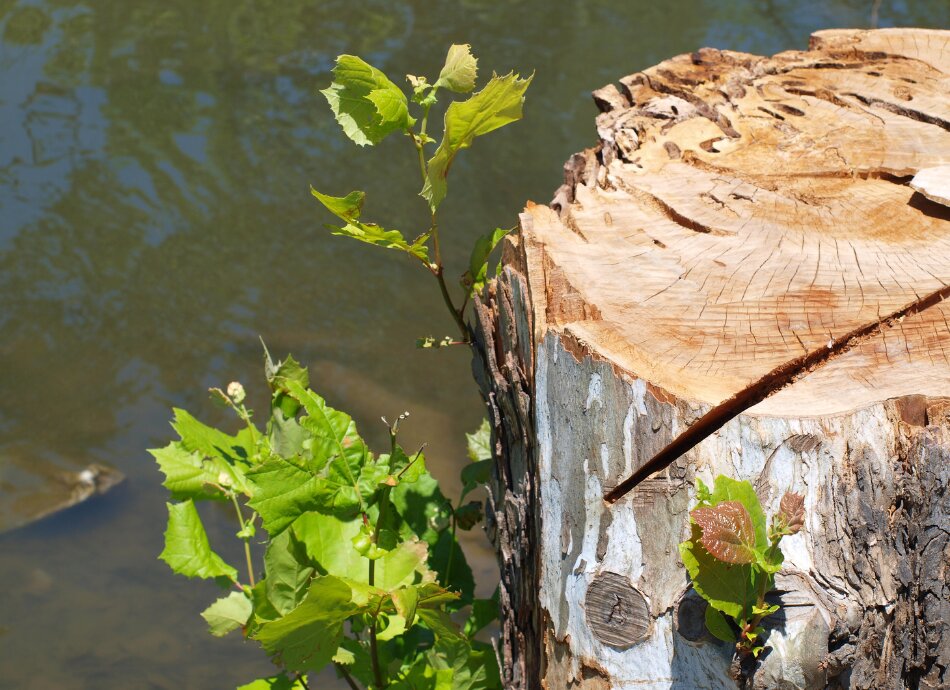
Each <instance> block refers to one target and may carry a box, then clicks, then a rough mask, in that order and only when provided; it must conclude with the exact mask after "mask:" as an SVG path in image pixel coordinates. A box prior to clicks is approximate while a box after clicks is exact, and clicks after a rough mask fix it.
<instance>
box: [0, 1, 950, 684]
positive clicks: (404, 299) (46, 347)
mask: <svg viewBox="0 0 950 690" xmlns="http://www.w3.org/2000/svg"><path fill="white" fill-rule="evenodd" d="M873 4H874V3H873V2H872V1H871V0H868V1H864V0H861V1H858V0H835V1H829V0H808V1H804V2H803V1H801V0H798V1H791V0H774V1H772V2H769V1H767V0H743V1H740V2H727V1H726V0H708V1H701V0H688V1H687V0H668V1H667V2H662V3H653V2H645V1H631V2H613V3H611V2H596V1H588V2H583V1H579V0H575V1H571V0H564V1H562V2H557V3H553V2H550V1H549V0H521V1H519V0H513V1H509V2H502V1H500V0H499V1H495V0H463V1H462V2H456V3H450V2H431V1H430V2H421V1H413V2H407V1H402V2H394V1H383V0H378V1H370V2H355V1H353V0H348V1H343V0H341V1H335V0H326V1H320V0H310V1H304V0H279V1H278V0H273V1H267V2H265V1H263V0H256V1H252V0H171V1H166V2H157V1H154V0H153V1H147V0H98V1H87V2H70V1H67V0H47V1H45V2H44V1H42V0H39V1H35V2H29V1H27V0H20V1H17V0H0V500H2V501H4V502H6V503H7V504H8V505H9V504H10V502H12V501H16V500H17V499H18V498H20V497H21V496H22V495H23V494H24V492H25V491H26V490H27V487H28V486H29V485H30V484H32V483H35V482H36V481H40V482H43V481H47V480H48V478H50V477H55V476H56V473H57V472H59V471H61V470H64V469H71V470H76V469H78V468H80V467H81V466H84V465H86V464H87V463H89V462H93V461H95V462H100V463H104V464H110V465H113V466H115V467H118V468H119V469H121V470H122V471H123V472H125V473H126V474H127V475H128V477H129V481H128V482H126V483H125V484H124V485H123V486H121V487H119V488H118V489H116V490H115V491H114V492H113V493H111V494H109V495H107V496H106V497H104V498H102V499H100V500H95V501H91V502H90V503H87V504H85V505H83V506H80V507H78V508H76V509H73V510H71V511H69V512H67V513H65V514H61V515H59V516H56V517H54V518H52V519H49V520H46V521H44V522H42V523H39V524H36V525H34V526H32V527H29V528H26V529H23V530H20V531H17V532H13V533H10V534H7V535H4V536H2V537H0V612H2V618H0V687H3V688H38V689H39V688H42V689H45V688H58V689H70V688H95V689H107V688H116V689H118V688H122V689H127V688H176V689H178V688H209V689H211V688H229V687H234V685H235V684H237V682H238V681H246V680H249V679H251V678H252V677H255V674H264V673H266V672H267V671H268V669H269V664H268V662H267V661H266V660H265V659H263V657H262V655H261V653H259V652H258V651H257V650H256V649H255V648H254V647H252V646H251V645H243V644H242V643H241V641H240V640H239V639H237V638H235V639H228V640H224V641H218V640H213V639H211V638H210V637H208V636H207V635H206V634H205V631H204V625H203V622H202V620H201V619H200V618H198V616H197V612H198V611H199V610H201V609H202V608H203V607H204V606H205V605H206V604H207V603H209V602H210V601H212V600H213V599H214V597H215V596H216V594H217V590H216V589H215V587H214V585H213V584H204V585H202V584H196V583H190V582H187V581H185V580H184V579H181V578H176V577H173V576H172V575H171V573H170V572H169V571H168V569H167V568H166V567H165V566H164V564H162V563H160V562H159V561H157V560H156V556H157V554H158V553H159V551H160V550H161V547H162V532H163V529H164V521H165V508H164V505H163V503H164V500H165V494H164V492H163V490H162V489H161V487H160V475H159V474H158V472H157V471H156V470H155V469H154V465H153V463H152V461H151V458H150V457H149V456H148V455H147V454H146V453H145V452H144V449H145V448H149V447H156V446H159V445H163V444H164V443H166V442H167V440H168V438H169V433H170V429H169V427H168V425H167V421H168V419H169V414H170V413H169V408H170V407H171V406H172V405H178V406H184V407H187V408H188V409H190V410H192V411H193V412H195V413H197V414H199V416H202V417H204V418H206V419H208V420H209V421H219V419H220V417H219V415H220V413H219V412H217V411H216V410H215V409H214V408H213V407H212V406H211V404H210V403H209V402H208V400H207V397H206V394H205V393H204V391H205V390H206V389H207V388H208V387H209V386H211V385H222V384H226V383H227V382H228V381H230V380H233V379H240V380H241V381H244V382H245V383H246V384H248V385H249V387H252V388H253V387H257V389H258V392H259V391H260V384H261V376H260V358H261V352H260V346H259V344H258V340H257V337H258V335H261V336H263V338H264V339H265V340H266V341H267V343H268V345H269V346H270V348H271V350H272V352H274V353H275V354H280V355H283V354H284V353H286V352H292V353H294V355H295V356H296V357H297V358H299V359H301V360H302V361H304V362H306V363H309V365H310V366H311V372H312V376H311V378H312V380H313V381H314V382H315V387H316V388H317V389H318V390H320V391H322V392H323V393H324V394H325V395H326V396H327V398H328V399H329V400H330V401H331V403H332V404H334V405H336V406H338V407H342V408H344V409H347V410H350V411H351V412H353V413H354V415H355V416H356V418H357V419H358V420H359V422H360V423H361V426H362V429H363V431H364V433H365V434H366V435H368V436H369V437H370V438H371V439H372V440H374V441H376V442H377V444H378V443H379V442H380V441H381V440H382V438H383V433H382V426H381V425H380V424H379V423H378V422H377V421H376V420H377V419H378V417H379V416H380V415H382V414H390V415H391V414H394V413H398V412H399V411H401V410H403V409H405V408H408V409H410V410H411V411H412V413H413V415H412V417H411V424H410V425H409V430H408V436H409V439H407V441H408V443H409V445H412V444H414V443H416V442H421V441H422V440H427V441H428V442H429V452H428V455H429V456H430V457H431V458H432V464H433V465H434V470H435V472H436V473H437V474H438V475H439V476H440V477H442V478H444V479H445V481H446V482H447V483H448V484H449V486H450V487H451V488H452V490H453V491H454V489H455V488H456V487H457V486H458V483H457V481H456V479H455V475H456V473H457V468H458V466H459V465H460V464H461V463H462V462H463V461H464V460H463V449H462V443H461V438H462V433H463V432H464V431H466V430H469V429H471V428H473V427H474V426H476V425H477V423H478V420H479V418H480V416H481V409H480V403H479V399H478V397H477V394H476V392H475V389H474V386H473V384H472V383H471V381H470V378H469V373H468V371H469V370H468V361H467V358H466V354H465V352H464V351H461V350H458V351H455V352H436V353H433V352H420V351H417V350H415V348H414V346H413V342H414V338H415V337H416V336H419V335H425V334H434V335H443V334H446V333H450V332H451V331H452V323H451V321H450V320H449V319H448V318H447V317H446V316H444V315H443V313H442V312H441V311H440V310H441V305H440V303H439V301H438V295H437V293H436V292H435V291H434V290H433V289H432V288H433V286H432V285H430V283H429V280H430V279H429V278H428V276H426V275H424V274H423V273H422V272H421V271H419V269H418V268H417V267H415V266H413V265H410V264H409V263H408V262H403V261H398V260H397V261H394V260H393V259H394V257H392V256H389V255H387V254H386V253H385V252H383V251H381V250H374V249H373V248H370V247H366V246H364V245H357V243H354V242H351V241H346V240H343V239H341V238H333V237H329V236H328V235H327V234H326V233H325V232H323V231H322V229H321V224H322V223H323V222H325V221H326V220H327V218H326V217H325V216H324V215H323V214H322V213H321V212H320V211H319V209H318V208H317V205H316V204H315V203H314V202H313V200H312V199H311V198H310V197H309V194H308V191H307V185H308V184H309V183H313V184H314V185H315V186H317V187H318V188H320V189H323V190H325V191H328V192H331V193H344V192H346V191H349V190H350V189H352V188H356V187H357V186H358V185H362V186H364V187H365V188H366V189H367V191H368V192H369V198H368V204H367V215H368V217H369V216H372V217H377V218H379V219H381V220H383V219H385V220H387V221H391V222H392V224H393V225H395V226H397V227H415V226H420V227H421V223H422V222H423V221H424V218H423V217H422V216H421V215H420V213H421V211H422V207H421V204H420V202H419V201H418V200H417V199H416V198H414V195H415V193H416V192H417V191H418V189H417V188H418V184H417V180H416V177H415V168H414V167H412V166H413V165H414V161H413V159H412V158H411V154H412V150H411V148H410V146H409V144H408V143H407V142H406V141H404V140H400V139H399V138H396V137H394V138H392V139H391V140H390V141H388V142H386V143H385V144H384V145H383V147H382V149H383V150H382V151H381V152H375V151H364V150H360V149H357V148H356V147H354V146H352V145H350V144H348V142H345V141H343V139H342V137H341V136H339V134H338V132H337V128H336V124H335V123H334V122H333V120H332V118H331V117H330V115H329V113H328V110H327V108H326V104H325V103H324V102H323V99H322V98H321V97H320V96H319V95H318V94H317V93H316V90H317V88H321V87H323V86H325V85H326V84H327V83H328V82H329V76H328V75H329V69H330V67H331V66H332V62H333V59H334V57H335V56H336V55H337V54H339V53H342V52H348V53H355V54H359V55H361V56H363V57H365V58H366V59H368V60H369V61H371V62H373V63H374V64H376V65H377V66H379V67H380V68H382V69H384V70H386V71H387V72H389V73H390V75H391V76H393V77H394V78H398V77H399V76H400V75H402V74H405V73H406V72H407V71H412V72H414V73H416V74H430V75H433V74H435V73H437V71H438V68H439V66H440V65H441V60H442V58H443V56H444V53H445V49H446V47H447V46H448V44H450V43H452V42H469V43H472V44H473V46H474V47H475V51H476V53H477V54H478V55H480V56H482V62H481V71H482V74H486V73H490V71H491V70H492V69H495V70H498V71H503V70H504V71H507V70H508V69H509V68H515V69H518V70H521V71H522V72H530V71H531V70H532V69H535V70H537V77H536V79H535V81H534V84H533V85H532V87H531V89H530V91H529V93H528V102H527V107H526V110H525V112H526V122H523V123H520V124H517V125H514V126H512V127H510V128H508V129H506V130H503V131H502V132H500V133H498V134H496V135H492V136H491V137H487V138H486V139H485V140H480V141H479V142H478V144H479V145H478V146H477V147H476V148H475V149H474V150H472V151H468V152H466V153H465V154H463V156H462V157H461V158H460V160H459V161H458V162H457V163H456V165H455V167H454V169H453V178H454V179H453V181H452V188H451V195H450V198H449V201H448V202H447V204H446V205H445V206H444V207H443V208H444V209H445V218H444V221H443V227H444V228H445V233H446V236H447V241H446V242H447V245H448V257H449V260H450V261H455V262H456V263H457V262H460V261H461V260H462V259H463V258H464V256H465V251H466V250H465V247H466V246H467V245H468V244H469V243H470V242H471V241H472V240H473V238H474V237H475V236H476V235H478V234H479V233H480V232H483V231H485V230H486V229H489V228H492V227H495V226H496V225H510V224H512V223H513V222H514V220H515V217H516V214H517V212H518V211H519V209H520V208H521V207H522V205H523V203H524V201H525V200H526V199H534V200H537V201H539V202H546V201H547V200H548V199H550V197H551V194H552V192H553V190H554V189H555V188H556V187H557V186H558V184H559V183H560V168H561V164H562V162H563V161H564V160H565V159H566V158H567V157H568V156H569V155H570V154H571V153H572V152H574V151H577V150H579V149H581V148H583V147H584V146H585V145H587V144H589V143H590V142H592V140H593V137H594V132H593V119H592V118H593V115H594V112H595V111H594V108H593V106H592V104H591V102H590V99H589V96H588V93H589V92H590V91H591V90H592V89H594V88H597V87H599V86H601V85H603V84H605V83H607V82H609V81H612V80H615V79H616V78H618V77H620V76H622V75H624V74H627V73H629V72H632V71H635V70H637V69H639V68H642V67H646V66H648V65H650V64H653V63H655V62H657V61H659V60H661V59H663V58H664V57H667V56H671V55H673V54H676V53H680V52H685V51H689V50H692V49H695V48H697V47H700V46H705V45H711V46H715V47H727V48H733V49H740V50H746V51H750V52H760V53H761V52H765V53H768V52H776V51H778V50H781V49H785V48H794V47H803V46H804V45H805V44H806V42H807V36H808V33H809V32H810V31H812V30H814V29H817V28H822V27H833V26H867V25H868V24H869V22H870V17H871V12H872V5H873ZM880 23H881V25H883V26H888V25H895V24H898V25H926V26H937V27H944V28H946V27H950V3H948V2H947V0H932V1H930V2H926V1H924V0H918V1H912V0H907V1H905V2H888V0H884V2H883V4H882V6H881V8H880ZM377 154H380V155H377ZM252 402H256V403H257V406H258V407H263V405H262V400H261V398H260V396H259V395H258V396H256V397H255V396H254V395H253V394H252ZM24 468H26V470H27V472H26V474H24ZM28 475H29V476H32V477H33V479H30V480H24V479H23V477H24V476H28ZM37 477H38V478H39V479H36V478H37ZM207 523H208V527H209V530H210V531H211V533H212V539H213V540H214V539H216V540H217V543H219V544H223V545H225V546H227V545H232V544H231V542H232V541H233V540H232V539H231V537H230V535H231V534H232V533H233V531H234V526H233V524H231V523H230V521H229V516H228V514H227V513H225V512H221V513H214V512H212V513H211V514H209V515H208V518H207ZM232 546H233V545H232ZM222 550H224V551H225V552H226V553H228V554H230V553H231V552H230V551H228V550H227V548H225V547H222ZM467 550H468V552H469V556H470V559H471V560H472V562H473V565H474V566H475V570H476V574H477V575H478V574H480V575H481V578H482V590H483V591H486V592H487V591H491V589H492V588H493V586H494V583H493V582H492V572H493V569H494V565H493V562H492V557H491V554H490V551H489V550H488V548H487V545H486V544H485V543H484V537H483V536H482V535H480V534H476V535H475V537H474V538H473V539H471V540H470V541H469V542H468V543H467ZM236 558H237V557H236V555H235V560H236ZM334 683H335V681H334V680H332V679H331V678H330V677H329V676H327V677H326V679H325V682H323V684H322V685H321V684H320V683H315V684H314V687H318V686H320V687H330V688H333V687H337V686H336V685H334Z"/></svg>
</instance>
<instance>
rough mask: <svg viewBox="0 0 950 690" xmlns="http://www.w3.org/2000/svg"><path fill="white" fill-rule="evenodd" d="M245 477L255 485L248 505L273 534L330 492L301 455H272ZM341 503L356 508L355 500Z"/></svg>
mask: <svg viewBox="0 0 950 690" xmlns="http://www.w3.org/2000/svg"><path fill="white" fill-rule="evenodd" d="M248 480H249V481H250V482H251V483H252V484H253V485H254V498H252V499H251V500H250V501H248V505H249V506H250V507H251V508H253V509H254V510H255V511H257V514H258V515H260V516H261V521H262V522H263V524H264V529H266V530H267V531H268V532H269V533H270V534H271V535H272V537H273V536H277V535H279V534H280V533H281V532H283V531H284V530H285V529H287V527H289V526H290V525H291V524H293V522H294V520H296V519H297V518H298V517H299V516H301V515H303V514H304V513H306V512H308V511H311V510H319V509H321V508H323V507H324V503H325V502H326V500H327V495H328V494H332V492H330V491H328V490H327V489H326V487H325V485H326V482H325V480H324V479H322V478H321V477H319V476H317V473H316V472H314V471H313V470H312V469H311V468H310V467H308V465H307V461H306V460H304V459H303V458H301V457H295V458H281V457H278V456H275V457H272V458H271V459H269V460H267V461H266V462H265V463H263V464H262V465H260V466H259V467H256V468H255V469H254V470H252V471H251V472H249V473H248ZM341 498H345V497H341ZM343 505H344V507H345V508H347V509H350V510H352V511H353V512H355V511H356V510H357V509H358V508H359V503H358V501H355V500H350V501H347V502H346V503H345V504H343Z"/></svg>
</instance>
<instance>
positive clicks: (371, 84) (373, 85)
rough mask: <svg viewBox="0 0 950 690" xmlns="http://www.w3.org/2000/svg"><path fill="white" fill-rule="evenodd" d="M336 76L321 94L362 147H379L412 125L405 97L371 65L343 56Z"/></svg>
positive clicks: (346, 129) (339, 120)
mask: <svg viewBox="0 0 950 690" xmlns="http://www.w3.org/2000/svg"><path fill="white" fill-rule="evenodd" d="M333 77H334V79H333V83H332V84H330V86H329V87H328V88H326V89H324V90H323V91H321V92H320V93H322V94H323V95H324V97H325V98H326V99H327V102H328V103H329V104H330V108H331V109H332V110H333V114H334V116H335V117H336V120H337V122H339V123H340V126H341V127H342V128H343V133H344V134H346V136H348V137H349V138H350V139H352V140H353V141H354V142H355V143H356V144H358V145H359V146H366V145H367V144H370V145H375V144H378V143H379V142H381V141H382V140H383V139H385V138H386V137H387V136H388V135H389V134H391V133H392V132H394V131H396V130H399V129H407V128H408V127H410V126H411V120H410V118H409V111H408V104H407V101H406V96H405V95H404V94H403V93H402V91H401V90H400V89H399V87H398V86H396V85H395V84H393V83H392V82H391V81H390V80H389V79H388V78H387V77H386V75H385V74H383V73H382V72H380V71H379V70H378V69H376V68H375V67H373V66H372V65H369V64H367V63H366V62H364V61H363V60H361V59H360V58H358V57H355V56H353V55H341V56H339V57H338V58H337V60H336V67H334V68H333ZM380 92H382V93H380ZM374 93H375V96H374V97H373V98H371V97H370V96H371V94H374ZM380 104H382V107H381V105H380Z"/></svg>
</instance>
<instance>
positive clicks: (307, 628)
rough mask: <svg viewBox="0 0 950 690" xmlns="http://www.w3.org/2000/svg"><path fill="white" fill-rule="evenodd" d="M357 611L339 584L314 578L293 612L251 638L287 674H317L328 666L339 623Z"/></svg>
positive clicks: (340, 628)
mask: <svg viewBox="0 0 950 690" xmlns="http://www.w3.org/2000/svg"><path fill="white" fill-rule="evenodd" d="M359 610H360V607H359V606H357V605H356V604H355V603H354V602H353V591H352V590H351V589H350V586H349V585H348V584H346V583H345V582H344V581H343V580H341V579H339V578H336V577H332V576H326V577H317V578H314V579H313V581H312V582H311V583H310V589H309V590H308V592H307V596H306V598H305V599H304V600H303V601H302V602H301V604H300V605H299V606H298V607H297V608H295V609H294V610H293V611H291V612H290V613H288V614H287V615H286V616H284V617H283V618H280V619H278V620H275V621H273V622H269V623H265V624H264V625H262V626H261V627H260V629H259V630H258V631H257V632H256V633H255V634H254V637H255V639H257V640H259V641H260V642H261V644H262V645H263V647H264V649H265V650H267V651H268V652H269V653H270V654H273V655H276V656H277V657H278V658H279V659H280V661H281V663H283V664H284V666H286V667H287V669H288V670H289V671H308V670H314V671H317V670H320V669H321V668H323V667H324V666H326V665H327V664H328V663H330V660H331V659H332V658H333V655H334V654H336V652H337V649H338V648H339V646H340V642H341V640H342V639H343V623H344V622H345V621H346V619H347V618H349V617H350V616H352V615H353V614H355V613H357V612H358V611H359Z"/></svg>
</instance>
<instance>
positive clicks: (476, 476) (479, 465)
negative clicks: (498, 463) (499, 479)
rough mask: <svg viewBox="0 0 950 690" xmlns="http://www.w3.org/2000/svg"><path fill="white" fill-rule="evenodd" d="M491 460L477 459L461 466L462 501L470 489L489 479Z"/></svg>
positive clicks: (485, 482)
mask: <svg viewBox="0 0 950 690" xmlns="http://www.w3.org/2000/svg"><path fill="white" fill-rule="evenodd" d="M491 468H492V461H491V460H479V461H478V462H473V463H472V464H471V465H466V466H465V467H463V468H462V496H461V498H460V499H459V500H461V501H464V500H465V497H466V496H468V495H469V494H470V493H471V492H472V491H474V490H475V489H477V488H478V487H480V486H485V485H486V484H487V483H488V482H490V481H491Z"/></svg>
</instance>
